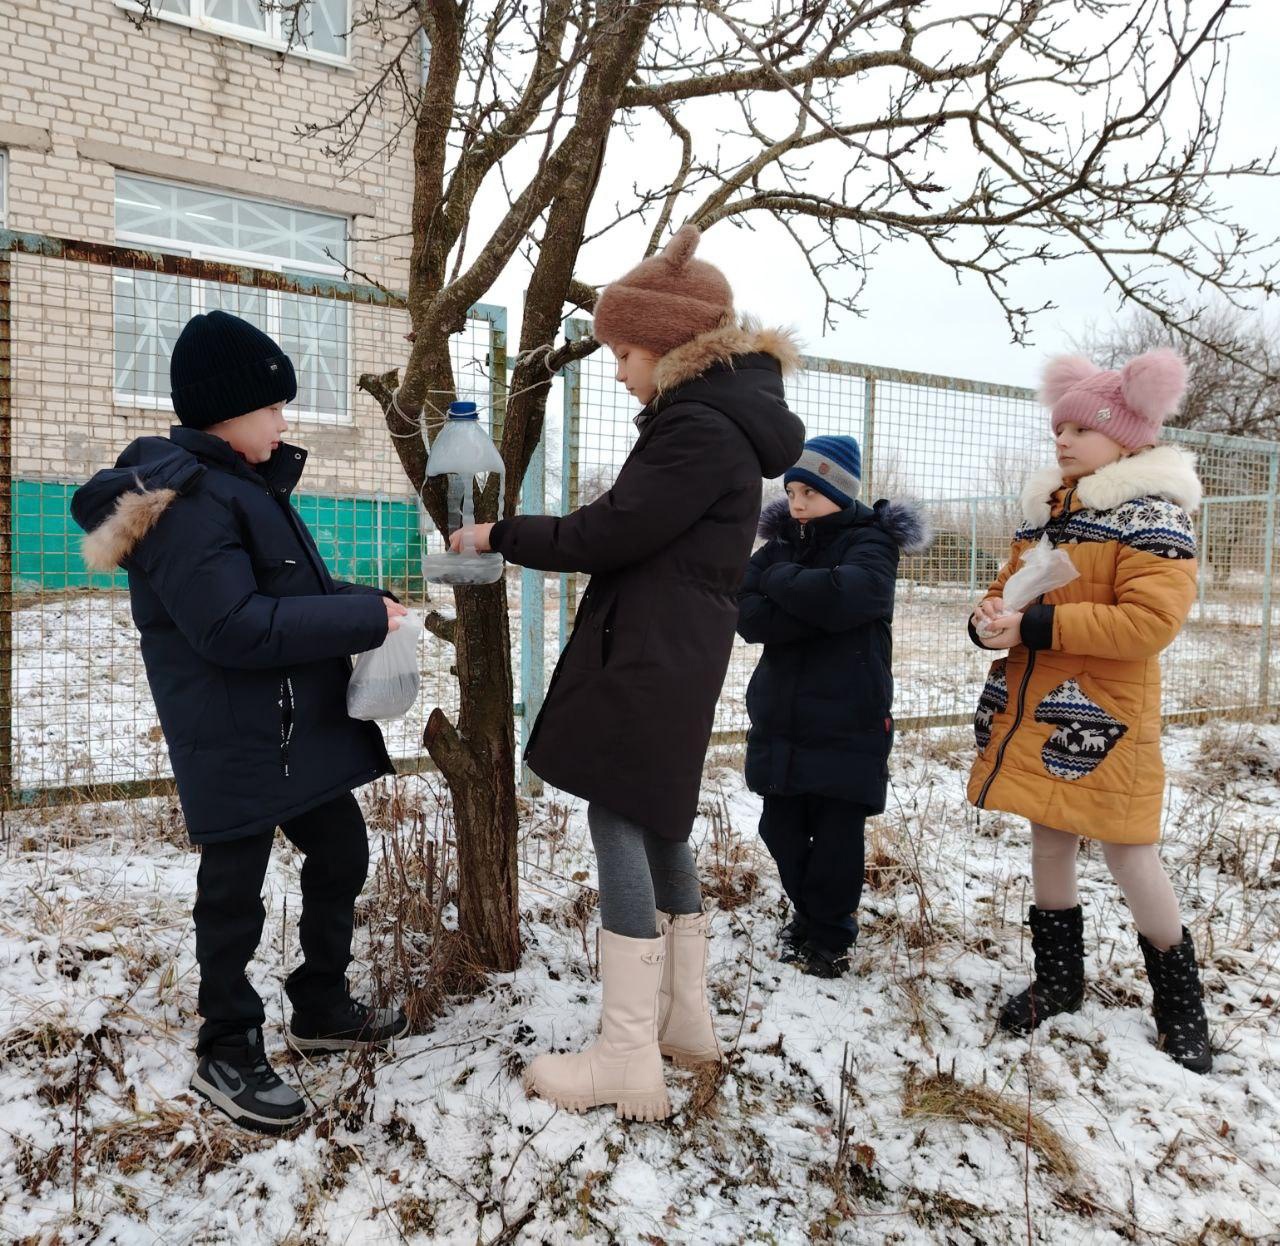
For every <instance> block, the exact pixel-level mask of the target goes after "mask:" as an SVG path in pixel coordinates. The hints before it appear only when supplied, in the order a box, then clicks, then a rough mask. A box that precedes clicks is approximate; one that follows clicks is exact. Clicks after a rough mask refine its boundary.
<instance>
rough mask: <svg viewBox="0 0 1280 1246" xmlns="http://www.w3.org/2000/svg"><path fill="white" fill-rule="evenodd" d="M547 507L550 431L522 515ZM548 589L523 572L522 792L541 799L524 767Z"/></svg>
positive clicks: (539, 693)
mask: <svg viewBox="0 0 1280 1246" xmlns="http://www.w3.org/2000/svg"><path fill="white" fill-rule="evenodd" d="M546 505H547V430H546V421H545V420H544V421H543V426H542V435H541V436H540V437H539V438H538V444H537V445H536V446H534V448H533V454H532V455H531V456H530V458H529V469H528V471H526V472H525V474H524V481H523V483H522V485H521V488H520V512H521V514H524V515H541V514H542V513H543V512H544V511H545V510H546ZM545 593H546V588H545V577H544V575H543V573H542V572H541V571H533V570H531V569H530V568H529V567H525V568H523V569H522V570H521V572H520V703H521V705H522V707H523V708H522V710H521V714H520V758H521V760H520V790H521V791H522V792H524V793H525V794H526V795H527V796H541V795H542V780H541V779H539V778H538V776H537V775H536V774H534V773H533V771H532V770H530V769H529V767H528V766H527V765H525V763H524V753H525V750H526V749H527V748H528V747H529V734H530V732H532V730H533V724H534V721H535V720H536V719H537V717H538V714H539V713H540V712H541V710H542V698H543V694H544V692H545V691H546V684H545V682H544V679H543V668H542V667H543V663H542V654H543V645H544V641H545V636H546V597H545Z"/></svg>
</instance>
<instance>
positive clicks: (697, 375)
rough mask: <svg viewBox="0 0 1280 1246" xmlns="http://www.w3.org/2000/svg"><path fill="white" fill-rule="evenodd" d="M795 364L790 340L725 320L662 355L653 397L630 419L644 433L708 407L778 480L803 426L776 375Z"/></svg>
mask: <svg viewBox="0 0 1280 1246" xmlns="http://www.w3.org/2000/svg"><path fill="white" fill-rule="evenodd" d="M799 362H800V351H799V348H798V347H797V346H796V344H795V340H794V339H793V338H792V337H791V335H790V334H789V333H787V332H785V331H784V330H781V329H762V328H761V327H760V326H759V325H757V324H756V323H755V322H754V321H753V320H750V319H748V318H746V317H744V318H743V319H742V320H741V321H733V322H726V323H724V324H722V325H721V326H720V327H719V328H718V329H714V330H712V331H711V332H710V333H703V334H701V335H699V336H698V337H695V338H693V339H692V340H691V341H688V342H685V343H684V345H682V346H678V347H676V349H675V350H673V351H669V352H668V353H667V354H665V355H663V357H662V358H661V359H660V360H659V361H658V364H657V368H656V369H655V372H654V379H655V382H656V383H657V384H658V386H659V392H658V393H657V395H656V396H655V397H654V399H653V400H652V401H651V402H650V403H649V405H648V406H647V407H645V409H644V410H643V411H642V412H641V413H640V414H639V416H637V417H636V426H637V427H638V428H640V429H641V430H643V429H645V428H646V427H647V426H648V425H649V423H650V421H653V420H656V419H659V418H662V417H663V416H664V414H665V413H666V412H668V411H671V412H672V418H674V419H679V418H680V414H679V411H678V410H677V408H679V407H682V406H685V405H686V404H688V405H692V406H698V407H703V408H710V409H711V410H713V411H716V412H719V414H720V415H722V416H724V417H725V418H726V419H727V420H730V421H732V423H734V424H736V425H737V427H738V428H739V429H740V430H741V432H742V434H743V435H744V436H745V437H746V438H747V440H748V441H750V442H751V446H752V448H753V449H754V450H755V452H756V457H757V458H758V459H759V460H760V474H761V475H762V476H763V477H764V478H765V479H766V480H772V479H774V478H775V477H777V476H781V475H782V473H783V472H785V471H786V470H787V468H788V467H790V466H791V465H792V464H793V463H794V462H795V461H796V459H798V458H799V457H800V452H801V451H802V450H803V449H804V424H803V422H802V421H801V419H800V417H799V416H798V415H796V414H795V412H794V411H792V410H791V409H790V408H789V407H788V406H787V395H786V389H785V387H784V386H783V383H782V377H783V374H784V373H786V372H789V371H792V370H794V369H795V368H796V367H797V366H798V365H799Z"/></svg>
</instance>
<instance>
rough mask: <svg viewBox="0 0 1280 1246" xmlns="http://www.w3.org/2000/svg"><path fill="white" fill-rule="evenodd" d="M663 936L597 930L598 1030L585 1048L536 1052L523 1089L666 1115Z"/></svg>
mask: <svg viewBox="0 0 1280 1246" xmlns="http://www.w3.org/2000/svg"><path fill="white" fill-rule="evenodd" d="M663 961H664V940H663V938H662V936H661V935H659V936H658V937H657V938H656V939H628V938H626V937H625V936H624V935H619V934H613V933H612V932H610V931H608V930H602V931H601V932H600V978H601V984H602V989H601V995H602V997H603V1002H602V1008H601V1017H600V1037H599V1038H597V1039H596V1041H595V1042H594V1043H592V1044H591V1046H590V1047H588V1048H587V1049H586V1050H585V1051H579V1052H571V1053H566V1054H564V1055H543V1056H538V1057H537V1058H536V1059H535V1060H534V1061H533V1062H532V1063H531V1064H530V1065H529V1067H528V1068H527V1069H526V1070H525V1074H524V1088H525V1091H526V1092H527V1093H529V1094H533V1095H538V1096H539V1097H540V1098H543V1099H547V1100H549V1101H550V1102H552V1103H554V1104H556V1105H558V1106H559V1107H562V1108H564V1109H566V1110H567V1111H570V1112H583V1111H585V1110H586V1109H587V1108H594V1107H599V1106H601V1105H602V1104H608V1103H612V1104H613V1105H614V1106H615V1107H616V1108H617V1111H618V1115H619V1116H621V1117H622V1118H623V1119H624V1120H640V1121H657V1120H665V1119H666V1117H668V1116H670V1115H671V1101H670V1099H669V1098H668V1097H667V1086H666V1082H665V1081H664V1080H663V1075H662V1055H661V1053H660V1052H659V1050H658V988H659V986H660V985H661V983H662V966H663Z"/></svg>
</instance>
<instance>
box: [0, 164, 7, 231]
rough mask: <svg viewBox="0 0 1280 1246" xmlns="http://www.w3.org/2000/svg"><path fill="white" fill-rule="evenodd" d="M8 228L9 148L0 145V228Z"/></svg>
mask: <svg viewBox="0 0 1280 1246" xmlns="http://www.w3.org/2000/svg"><path fill="white" fill-rule="evenodd" d="M8 228H9V149H8V148H7V147H0V229H8Z"/></svg>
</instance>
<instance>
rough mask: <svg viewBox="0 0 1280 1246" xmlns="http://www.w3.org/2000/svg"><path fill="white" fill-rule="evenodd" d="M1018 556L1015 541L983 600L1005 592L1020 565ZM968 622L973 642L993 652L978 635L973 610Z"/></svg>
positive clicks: (988, 599)
mask: <svg viewBox="0 0 1280 1246" xmlns="http://www.w3.org/2000/svg"><path fill="white" fill-rule="evenodd" d="M1018 556H1019V550H1018V542H1017V541H1014V542H1013V543H1012V544H1011V545H1010V546H1009V557H1008V558H1006V559H1005V563H1004V566H1003V567H1001V568H1000V570H999V571H997V572H996V578H995V579H994V580H992V581H991V584H990V585H989V586H988V588H987V591H986V592H985V593H983V595H982V600H983V601H990V600H991V598H993V597H999V596H1001V595H1002V594H1003V593H1004V585H1005V581H1006V580H1007V579H1008V578H1009V577H1010V576H1011V575H1012V574H1013V573H1014V570H1015V568H1016V567H1017V565H1018ZM968 623H969V639H970V640H971V641H973V643H974V644H975V645H977V646H978V648H979V649H984V650H986V652H988V653H990V652H992V650H991V648H990V646H989V645H985V644H983V643H982V637H981V636H979V635H978V631H977V628H975V627H974V626H973V612H972V611H970V612H969V620H968Z"/></svg>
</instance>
